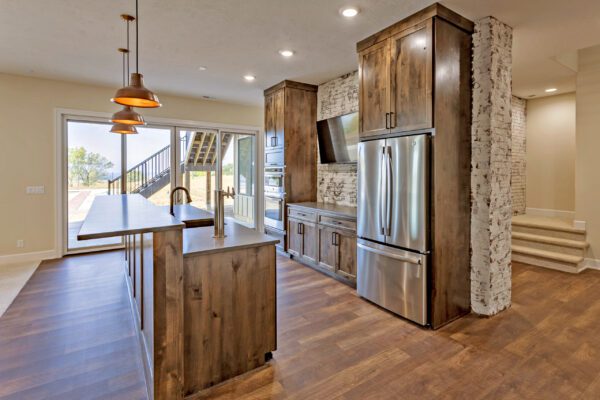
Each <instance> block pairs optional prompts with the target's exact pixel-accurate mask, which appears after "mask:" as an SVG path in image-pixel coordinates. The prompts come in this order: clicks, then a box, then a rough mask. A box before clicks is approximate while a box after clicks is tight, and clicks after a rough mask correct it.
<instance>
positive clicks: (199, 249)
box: [78, 195, 278, 399]
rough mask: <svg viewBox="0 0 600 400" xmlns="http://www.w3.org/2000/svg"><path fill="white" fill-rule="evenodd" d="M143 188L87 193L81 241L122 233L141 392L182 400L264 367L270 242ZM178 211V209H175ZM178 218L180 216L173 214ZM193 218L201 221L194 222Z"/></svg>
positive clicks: (269, 319) (271, 346)
mask: <svg viewBox="0 0 600 400" xmlns="http://www.w3.org/2000/svg"><path fill="white" fill-rule="evenodd" d="M190 207H192V206H190V205H182V206H176V207H175V216H172V215H170V214H169V210H168V208H164V207H158V206H155V205H153V204H152V203H150V202H149V201H148V200H146V199H144V198H143V197H142V196H140V195H115V196H105V197H104V196H103V197H98V198H96V199H95V200H94V203H93V204H92V208H91V209H90V211H89V213H88V216H87V217H86V219H85V221H84V223H83V225H82V227H81V230H80V232H79V235H78V239H79V240H86V239H97V238H102V237H114V236H123V237H125V252H124V253H125V261H126V262H125V263H124V265H125V271H126V277H127V283H128V292H129V294H130V299H131V304H132V310H133V314H134V319H135V321H136V327H137V328H138V337H139V340H140V345H141V352H142V357H143V364H144V371H145V375H146V382H147V386H148V394H149V397H150V398H154V399H183V398H184V397H186V396H191V395H193V394H196V393H198V392H199V391H201V390H203V389H205V388H208V387H210V386H212V385H215V384H217V383H219V382H222V381H224V380H227V379H229V378H232V377H234V376H236V375H239V374H242V373H244V372H247V371H249V370H251V369H254V368H256V367H259V366H261V365H263V364H264V363H265V362H266V361H267V360H268V359H269V358H270V357H271V352H272V351H274V350H275V348H276V342H275V339H276V309H275V299H276V295H275V244H276V243H277V242H278V240H277V239H275V238H272V237H270V236H267V235H264V234H261V233H259V232H257V231H255V230H252V229H249V228H246V227H244V226H241V225H239V224H236V223H235V222H233V221H232V220H228V221H227V223H226V225H225V234H226V237H225V238H213V228H212V226H204V227H197V228H189V229H185V227H186V224H187V225H188V226H190V224H191V226H196V225H195V224H205V225H210V224H211V221H210V218H211V214H210V213H206V212H204V211H202V210H198V209H195V208H193V207H192V208H190ZM177 210H179V213H178V212H177ZM178 215H179V216H180V217H182V219H183V221H182V220H181V219H179V218H177V216H178ZM198 216H199V218H200V220H198V219H195V218H197V217H198Z"/></svg>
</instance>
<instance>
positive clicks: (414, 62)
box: [389, 20, 433, 132]
mask: <svg viewBox="0 0 600 400" xmlns="http://www.w3.org/2000/svg"><path fill="white" fill-rule="evenodd" d="M432 48H433V46H432V20H428V21H424V22H422V23H420V24H418V25H416V26H414V27H413V28H411V29H407V30H405V31H402V32H400V33H399V34H397V35H395V36H393V37H392V38H391V52H392V54H391V68H390V71H391V98H390V124H389V125H390V129H391V132H402V131H412V130H417V129H428V128H431V127H432V126H433V124H432V106H433V99H432V74H433V67H432V63H433V58H432V57H433V51H432Z"/></svg>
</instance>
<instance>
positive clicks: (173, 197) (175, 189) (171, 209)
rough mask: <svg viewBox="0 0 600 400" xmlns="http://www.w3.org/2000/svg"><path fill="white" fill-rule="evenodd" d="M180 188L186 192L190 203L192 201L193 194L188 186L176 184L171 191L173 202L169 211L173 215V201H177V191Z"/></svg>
mask: <svg viewBox="0 0 600 400" xmlns="http://www.w3.org/2000/svg"><path fill="white" fill-rule="evenodd" d="M179 190H183V191H184V192H185V194H186V200H187V202H188V203H191V202H192V196H190V191H189V190H187V189H186V188H184V187H183V186H176V187H175V188H174V189H173V190H172V191H171V203H170V206H169V212H170V213H171V215H172V216H175V211H173V203H174V202H175V193H176V192H177V191H179Z"/></svg>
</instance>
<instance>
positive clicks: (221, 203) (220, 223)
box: [213, 186, 235, 238]
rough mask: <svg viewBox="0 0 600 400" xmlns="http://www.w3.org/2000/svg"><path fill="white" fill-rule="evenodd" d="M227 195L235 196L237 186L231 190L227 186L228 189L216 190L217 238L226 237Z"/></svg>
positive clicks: (215, 235)
mask: <svg viewBox="0 0 600 400" xmlns="http://www.w3.org/2000/svg"><path fill="white" fill-rule="evenodd" d="M225 197H229V198H231V199H233V198H235V188H231V191H230V189H229V186H227V191H224V190H222V189H221V190H215V234H214V235H213V237H215V238H224V237H225Z"/></svg>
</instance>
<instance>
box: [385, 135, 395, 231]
mask: <svg viewBox="0 0 600 400" xmlns="http://www.w3.org/2000/svg"><path fill="white" fill-rule="evenodd" d="M386 150H387V163H386V168H387V171H386V174H385V180H386V186H387V187H386V191H387V198H386V218H385V221H386V230H387V234H388V236H390V235H391V230H392V196H393V194H394V190H393V189H394V187H393V182H394V180H393V177H392V172H393V171H392V146H386Z"/></svg>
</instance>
